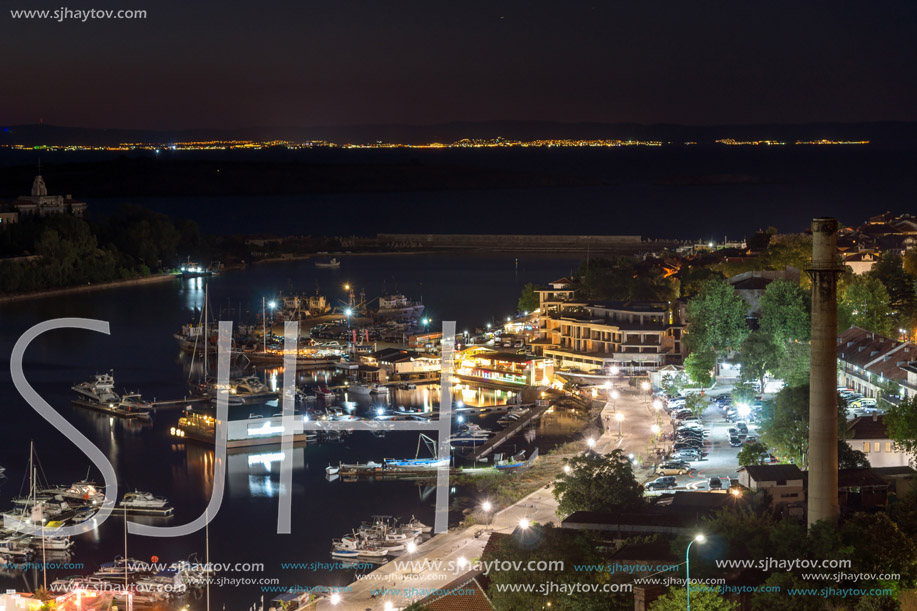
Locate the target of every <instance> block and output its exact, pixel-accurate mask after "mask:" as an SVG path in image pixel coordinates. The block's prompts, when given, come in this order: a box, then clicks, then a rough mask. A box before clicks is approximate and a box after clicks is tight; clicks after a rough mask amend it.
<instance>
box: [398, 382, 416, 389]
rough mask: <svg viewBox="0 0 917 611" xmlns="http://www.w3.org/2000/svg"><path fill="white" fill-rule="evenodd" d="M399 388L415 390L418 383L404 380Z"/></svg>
mask: <svg viewBox="0 0 917 611" xmlns="http://www.w3.org/2000/svg"><path fill="white" fill-rule="evenodd" d="M398 388H399V389H400V390H414V389H415V388H417V384H414V383H413V382H402V383H401V384H399V385H398Z"/></svg>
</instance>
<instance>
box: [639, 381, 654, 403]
mask: <svg viewBox="0 0 917 611" xmlns="http://www.w3.org/2000/svg"><path fill="white" fill-rule="evenodd" d="M640 388H642V389H643V392H645V393H646V395H644V396H643V402H644V403H646V402H648V401H649V400H650V389H651V388H652V387H651V386H650V383H649V382H645V381H644V382H642V383H641V384H640Z"/></svg>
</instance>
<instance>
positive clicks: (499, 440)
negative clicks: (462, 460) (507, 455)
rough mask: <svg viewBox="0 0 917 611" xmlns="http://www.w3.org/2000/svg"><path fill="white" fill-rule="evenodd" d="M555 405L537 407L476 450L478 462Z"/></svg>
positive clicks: (548, 404)
mask: <svg viewBox="0 0 917 611" xmlns="http://www.w3.org/2000/svg"><path fill="white" fill-rule="evenodd" d="M552 405H553V403H544V404H542V405H536V406H535V407H534V408H532V411H530V412H529V413H528V414H526V415H525V416H523V417H521V418H519V419H518V420H516V421H515V422H513V423H512V424H510V425H509V426H508V427H506V428H505V429H503V430H502V431H500V432H499V433H497V434H496V435H494V436H493V437H491V438H490V439H488V440H487V442H486V443H485V444H484V445H482V446H481V447H479V448H476V449H475V450H474V454H473V455H474V459H475V460H478V459H480V458H483V457H484V456H487V455H488V454H490V453H491V452H493V451H494V450H495V449H497V448H498V447H500V446H501V445H502V444H503V443H504V442H505V441H506V440H508V439H509V438H510V437H512V436H513V435H515V434H516V433H518V432H519V431H521V430H522V428H523V427H524V426H526V425H527V424H529V423H530V422H532V421H533V420H535V419H536V418H541V416H542V415H544V413H545V412H546V411H548V409H549V408H550V407H551V406H552Z"/></svg>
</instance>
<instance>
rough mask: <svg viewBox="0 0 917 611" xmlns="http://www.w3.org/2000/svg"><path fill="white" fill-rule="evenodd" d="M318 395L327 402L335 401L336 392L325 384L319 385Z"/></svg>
mask: <svg viewBox="0 0 917 611" xmlns="http://www.w3.org/2000/svg"><path fill="white" fill-rule="evenodd" d="M316 393H317V394H318V396H319V397H321V398H322V399H325V400H326V401H328V400H329V399H334V396H335V395H334V391H333V390H331V389H330V388H328V387H327V386H326V385H325V384H319V385H318V388H317V389H316Z"/></svg>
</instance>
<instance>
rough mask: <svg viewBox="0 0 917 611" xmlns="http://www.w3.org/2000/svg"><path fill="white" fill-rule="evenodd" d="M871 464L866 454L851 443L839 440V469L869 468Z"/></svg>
mask: <svg viewBox="0 0 917 611" xmlns="http://www.w3.org/2000/svg"><path fill="white" fill-rule="evenodd" d="M870 466H872V465H870V464H869V459H868V458H866V454H865V453H863V452H861V451H860V450H854V449H853V448H852V447H850V444H849V443H847V442H846V441H844V440H843V439H839V440H838V441H837V468H838V469H868V468H869V467H870Z"/></svg>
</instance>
